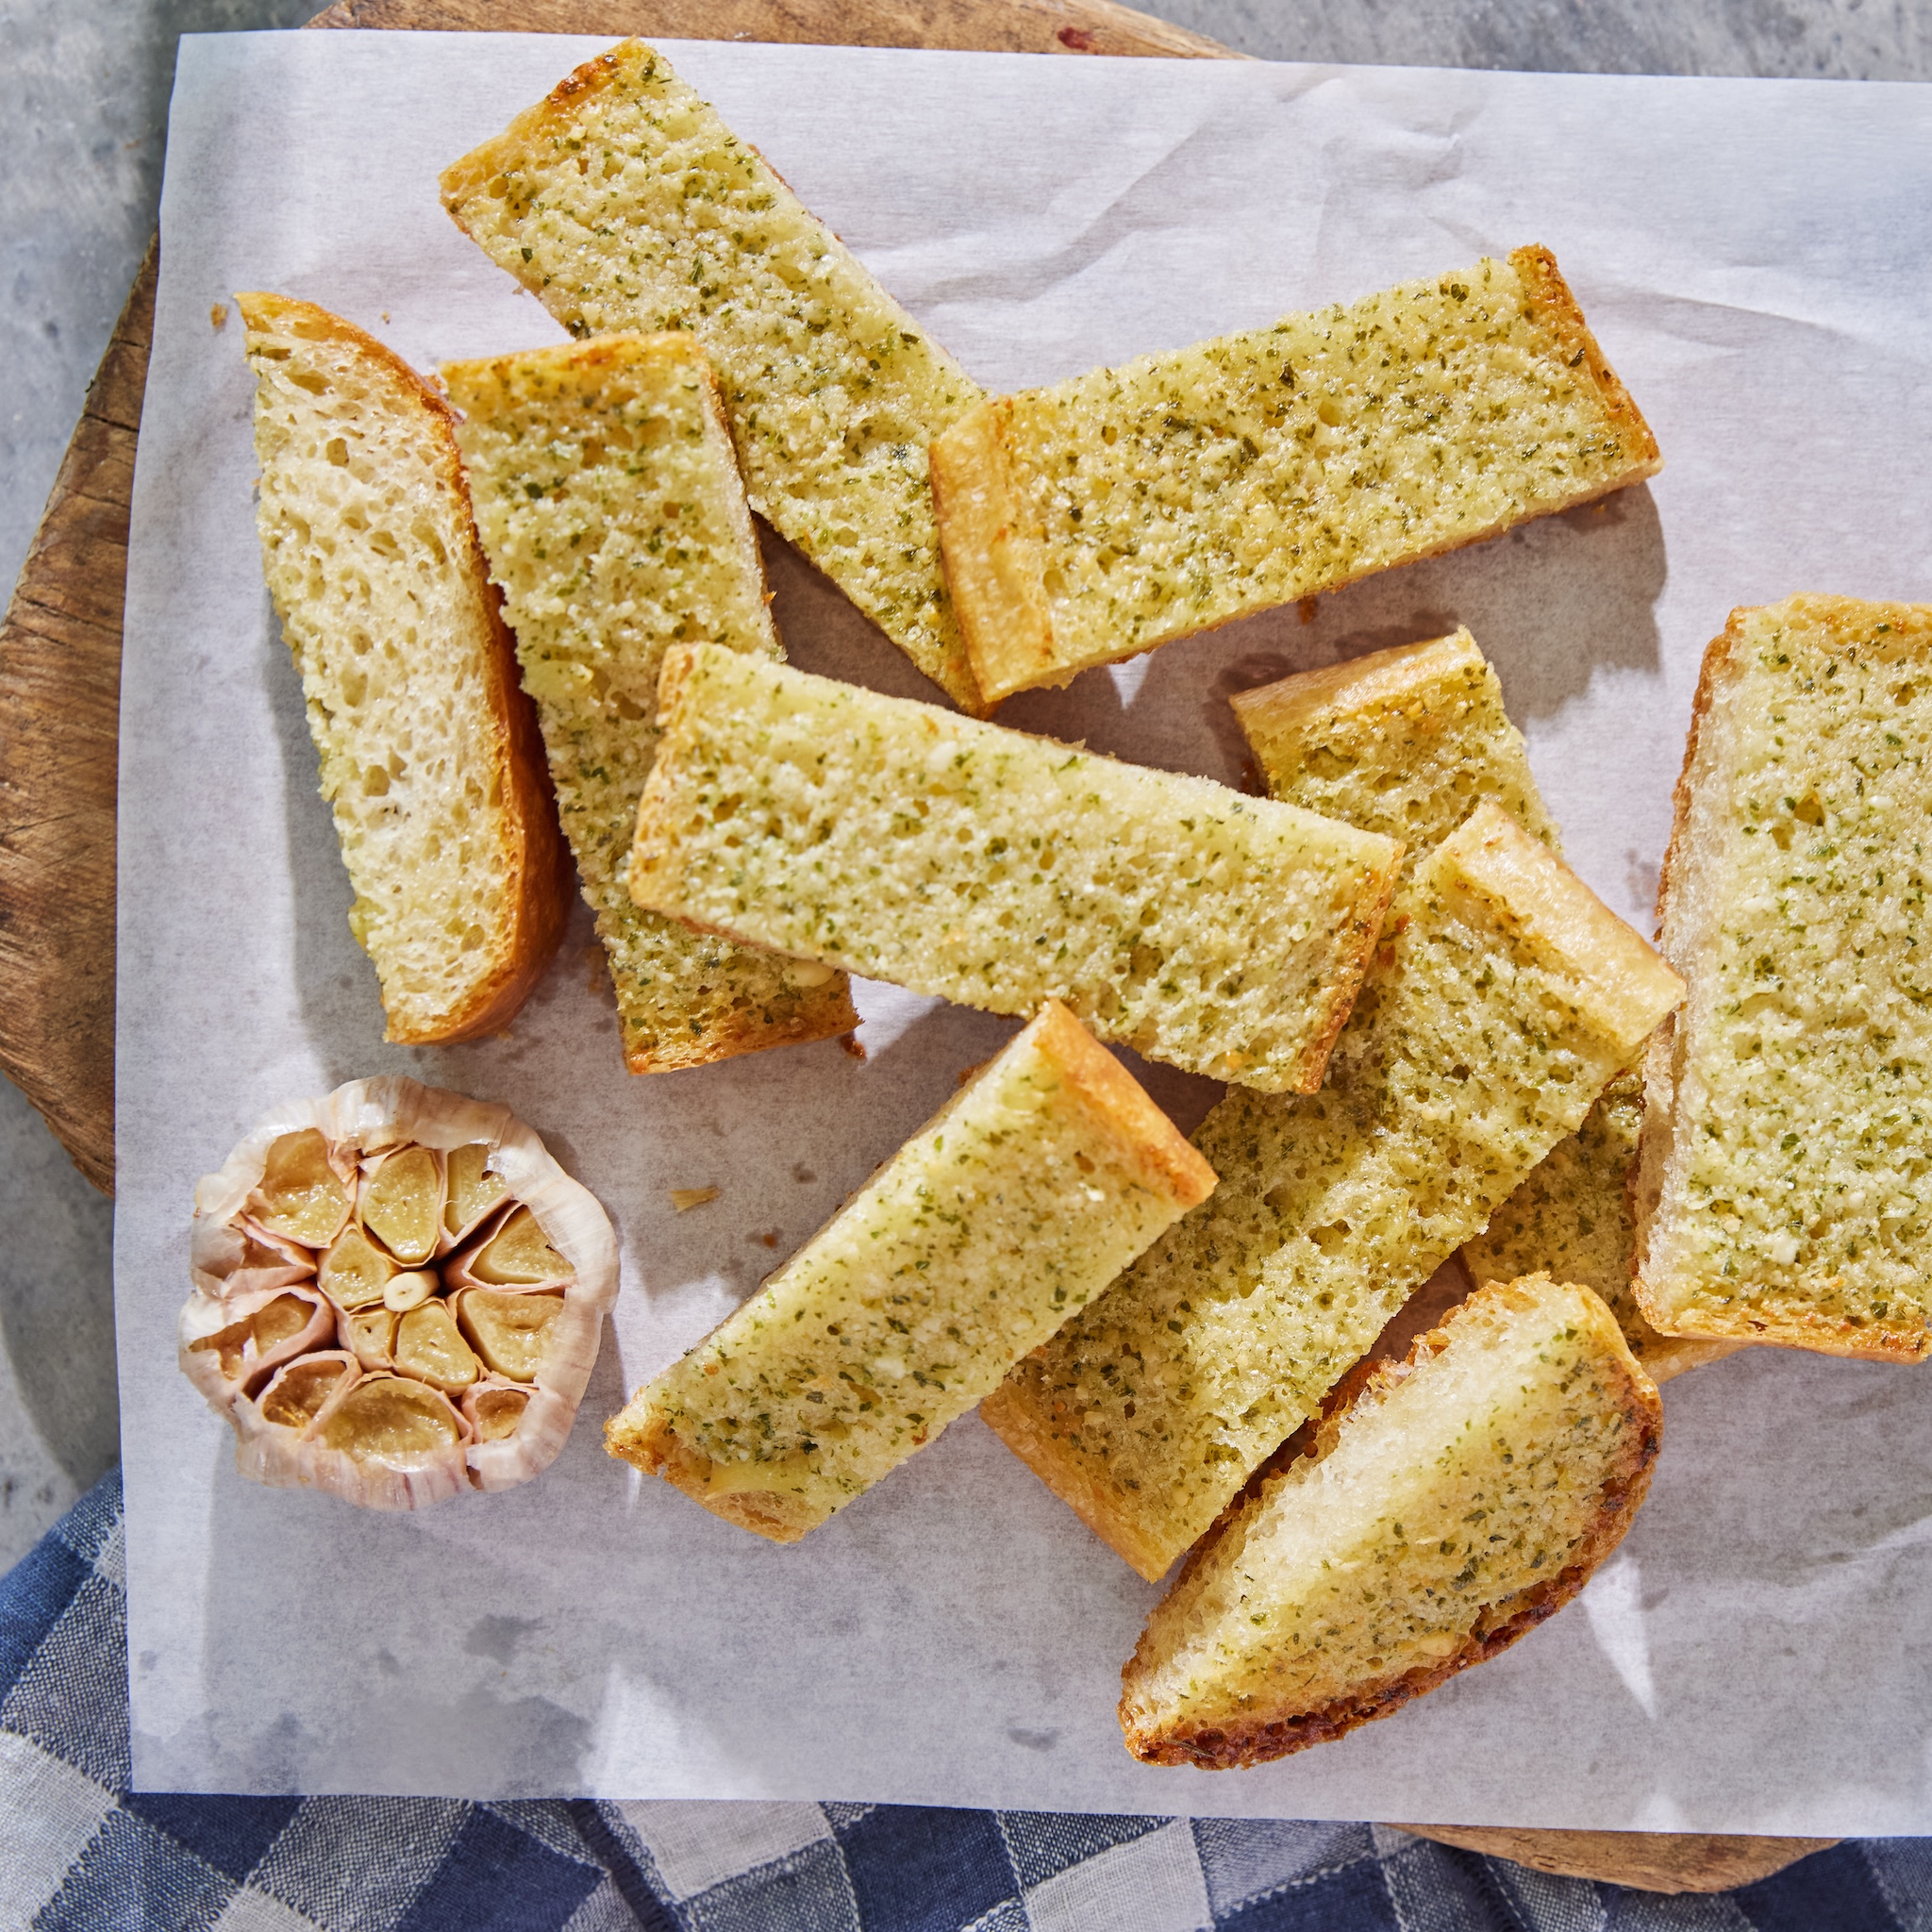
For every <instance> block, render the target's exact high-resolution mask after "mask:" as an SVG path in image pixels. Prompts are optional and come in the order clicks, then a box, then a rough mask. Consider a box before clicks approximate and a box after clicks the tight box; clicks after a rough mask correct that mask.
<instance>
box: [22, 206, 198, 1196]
mask: <svg viewBox="0 0 1932 1932" xmlns="http://www.w3.org/2000/svg"><path fill="white" fill-rule="evenodd" d="M159 265H160V258H159V251H158V245H157V242H155V241H150V242H149V243H148V246H147V252H146V254H145V256H144V257H143V258H142V264H141V269H140V272H139V273H138V274H137V275H136V276H135V278H134V286H133V288H132V289H130V290H129V291H128V295H127V301H126V304H125V307H124V308H123V309H122V311H121V318H120V320H119V321H118V322H117V323H116V324H115V325H114V333H113V335H112V336H111V338H110V339H109V340H108V348H107V352H106V354H105V355H103V357H102V358H101V361H100V366H99V368H98V369H97V370H96V371H95V372H94V378H93V381H92V383H91V384H90V385H89V389H88V395H87V402H86V404H85V405H84V406H83V408H82V411H81V418H80V422H79V424H78V425H77V426H76V428H75V433H74V436H73V438H72V440H71V441H69V443H68V446H67V453H66V455H65V456H64V457H63V458H61V463H60V469H59V473H58V475H57V476H56V477H55V480H54V488H53V490H52V491H51V492H50V493H49V495H48V498H47V505H46V508H45V509H44V510H43V511H42V515H41V522H40V525H39V527H38V528H37V529H36V530H35V532H34V537H33V541H32V543H31V544H30V545H29V546H28V549H27V555H26V561H25V564H24V565H23V566H22V567H21V573H20V576H19V578H18V579H17V581H16V582H15V585H14V589H13V595H12V597H11V598H10V599H9V601H8V608H7V616H6V619H5V622H4V624H0V712H4V715H5V716H6V718H7V722H8V730H7V732H6V734H5V739H4V749H0V981H4V984H5V986H6V993H7V996H6V998H5V999H4V1000H0V1071H4V1072H5V1073H6V1074H7V1075H8V1078H9V1079H11V1080H12V1082H13V1083H14V1085H15V1086H16V1087H18V1088H19V1089H20V1091H22V1092H23V1093H24V1094H25V1095H26V1097H27V1099H28V1100H29V1101H31V1102H32V1104H33V1105H34V1107H35V1108H37V1109H38V1111H39V1112H40V1115H41V1117H42V1119H43V1120H44V1121H45V1122H46V1124H47V1125H48V1127H49V1128H50V1129H51V1130H52V1132H53V1134H54V1137H55V1139H57V1140H58V1141H59V1142H60V1144H61V1145H62V1146H63V1147H64V1148H65V1149H66V1150H67V1153H68V1155H69V1157H70V1158H72V1159H73V1161H74V1164H75V1167H77V1168H78V1169H79V1170H80V1171H81V1173H82V1174H85V1175H86V1176H87V1177H88V1179H89V1180H91V1181H92V1183H93V1184H94V1186H95V1187H97V1188H99V1189H100V1190H101V1191H103V1192H104V1193H108V1194H111V1193H112V1192H113V1191H114V941H115V932H114V813H115V801H116V791H117V785H118V775H119V759H120V738H119V703H120V686H121V627H122V618H123V613H124V609H125V598H126V582H127V520H128V510H129V502H130V495H131V486H132V482H133V476H134V447H135V438H136V434H137V431H138V429H139V426H140V420H141V402H142V391H143V390H144V388H145V385H146V380H147V357H148V347H149V344H150V342H151V341H152V340H153V335H154V308H155V288H156V284H157V280H158V274H159Z"/></svg>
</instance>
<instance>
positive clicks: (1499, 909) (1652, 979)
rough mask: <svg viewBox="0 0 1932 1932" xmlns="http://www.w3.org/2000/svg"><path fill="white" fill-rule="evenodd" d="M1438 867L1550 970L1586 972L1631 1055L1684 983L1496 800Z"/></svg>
mask: <svg viewBox="0 0 1932 1932" xmlns="http://www.w3.org/2000/svg"><path fill="white" fill-rule="evenodd" d="M1436 853H1437V861H1438V863H1439V864H1441V865H1446V866H1453V868H1454V870H1455V873H1456V875H1457V879H1458V882H1459V883H1460V884H1461V885H1463V886H1464V887H1465V888H1466V889H1467V890H1470V891H1474V892H1476V893H1479V894H1480V895H1481V896H1482V898H1483V900H1484V901H1485V902H1486V903H1487V904H1488V905H1489V906H1490V907H1491V908H1492V909H1493V911H1494V912H1495V914H1496V916H1497V917H1498V918H1499V919H1500V920H1501V921H1502V922H1503V923H1504V924H1507V926H1508V927H1509V928H1511V929H1512V930H1514V931H1515V932H1516V933H1517V934H1518V935H1520V937H1521V938H1522V939H1523V940H1524V942H1525V943H1526V944H1527V945H1528V946H1530V947H1531V948H1532V949H1533V950H1534V951H1535V952H1537V953H1538V954H1540V955H1541V956H1542V957H1544V958H1547V959H1549V961H1550V962H1551V963H1552V964H1553V965H1557V966H1559V967H1561V968H1565V969H1567V970H1569V971H1572V972H1574V973H1577V974H1583V975H1587V976H1588V979H1589V982H1590V988H1591V1000H1592V1004H1593V1005H1594V1007H1595V1008H1596V1010H1597V1012H1598V1013H1599V1015H1600V1016H1601V1024H1603V1025H1604V1027H1605V1029H1606V1030H1607V1032H1609V1033H1610V1034H1611V1035H1612V1036H1613V1037H1615V1038H1618V1039H1620V1040H1621V1041H1623V1043H1624V1052H1626V1053H1635V1052H1636V1051H1637V1049H1638V1047H1639V1046H1640V1045H1641V1044H1642V1042H1643V1041H1644V1040H1645V1039H1647V1038H1648V1037H1649V1035H1650V1033H1651V1032H1652V1030H1653V1029H1654V1028H1655V1027H1656V1026H1657V1024H1658V1023H1659V1022H1660V1021H1661V1020H1662V1019H1663V1017H1664V1015H1665V1014H1666V1013H1669V1012H1671V1011H1673V1010H1674V1008H1675V1007H1676V1006H1677V1004H1678V1002H1679V1001H1681V1000H1682V999H1683V997H1684V982H1683V981H1682V980H1681V979H1680V978H1679V977H1678V976H1677V975H1676V974H1674V972H1672V970H1671V969H1670V967H1669V966H1667V965H1666V964H1665V963H1664V962H1663V960H1662V959H1661V958H1658V956H1657V952H1656V951H1655V949H1654V948H1653V947H1651V946H1650V945H1648V944H1646V943H1645V941H1643V940H1642V939H1641V937H1640V936H1639V935H1638V934H1637V933H1635V932H1633V931H1632V930H1631V928H1630V927H1629V926H1628V925H1626V924H1624V921H1623V920H1621V919H1619V918H1618V917H1617V915H1616V914H1615V913H1614V912H1612V911H1611V910H1610V909H1609V908H1608V907H1607V906H1606V905H1605V904H1604V903H1603V901H1602V900H1601V899H1599V898H1598V897H1597V896H1596V894H1595V893H1594V892H1592V891H1591V890H1590V888H1589V887H1588V886H1586V885H1585V884H1584V883H1583V881H1582V880H1581V879H1580V878H1578V877H1577V876H1576V874H1574V872H1572V871H1571V870H1570V868H1569V867H1568V866H1567V865H1565V864H1564V863H1563V861H1562V860H1561V859H1559V858H1556V857H1555V856H1554V855H1553V854H1552V853H1551V851H1550V849H1549V847H1548V846H1546V845H1545V844H1543V842H1542V841H1541V840H1539V839H1533V838H1531V837H1530V835H1529V834H1528V833H1527V832H1525V831H1524V829H1523V827H1522V826H1521V825H1519V824H1517V823H1516V821H1515V820H1514V819H1512V818H1511V817H1510V816H1509V814H1508V813H1507V812H1506V811H1505V810H1504V809H1503V808H1502V807H1501V806H1499V805H1497V804H1495V803H1494V801H1493V800H1491V801H1486V802H1485V803H1484V804H1482V805H1479V806H1478V807H1477V808H1475V810H1474V812H1472V813H1471V814H1470V816H1469V817H1468V818H1467V819H1465V820H1464V821H1463V823H1462V824H1461V826H1460V827H1459V828H1458V829H1457V831H1455V832H1453V833H1452V834H1451V835H1450V836H1449V837H1448V838H1447V839H1445V840H1443V841H1442V843H1441V845H1440V846H1438V847H1437V848H1436Z"/></svg>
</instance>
